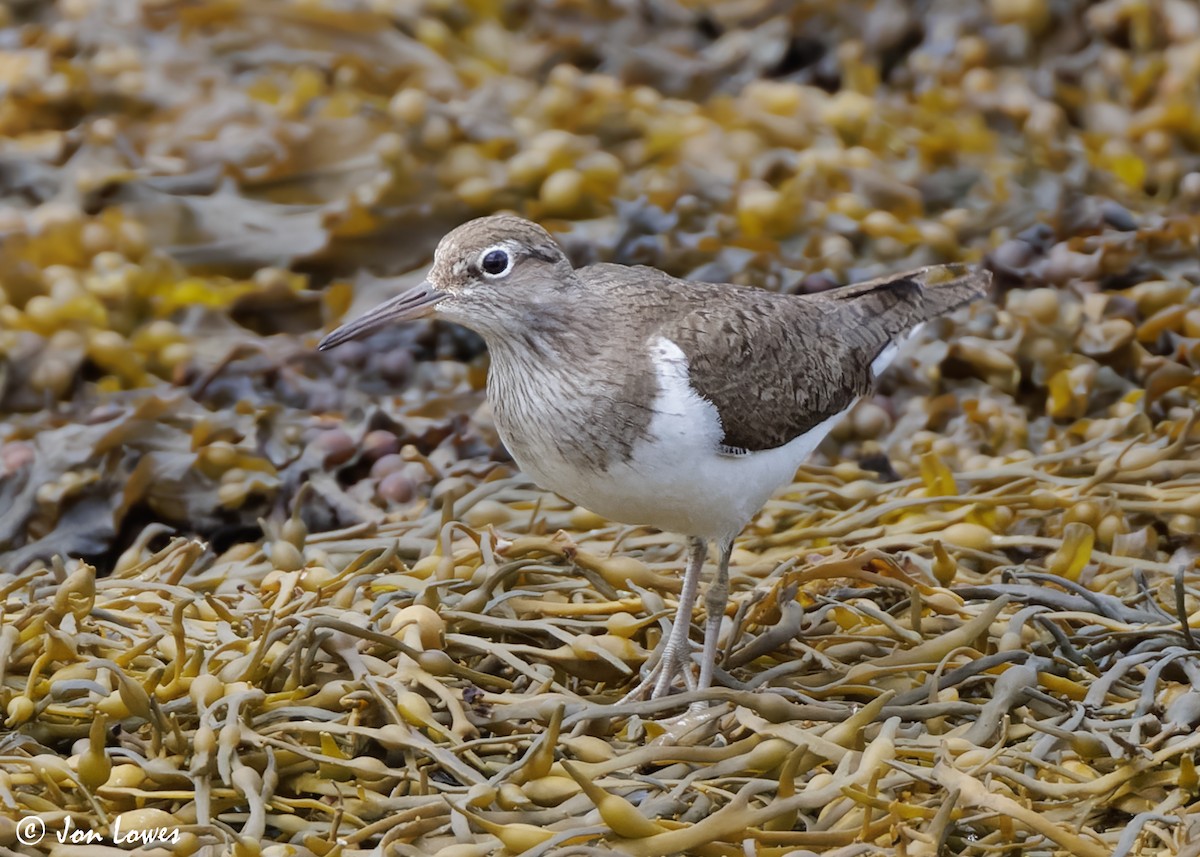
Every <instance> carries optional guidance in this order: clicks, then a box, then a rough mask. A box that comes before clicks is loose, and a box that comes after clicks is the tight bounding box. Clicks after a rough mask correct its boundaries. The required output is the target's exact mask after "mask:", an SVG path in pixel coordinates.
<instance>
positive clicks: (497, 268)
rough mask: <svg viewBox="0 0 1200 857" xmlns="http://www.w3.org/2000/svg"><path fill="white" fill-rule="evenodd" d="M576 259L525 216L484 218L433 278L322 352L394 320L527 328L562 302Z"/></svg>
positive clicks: (445, 243)
mask: <svg viewBox="0 0 1200 857" xmlns="http://www.w3.org/2000/svg"><path fill="white" fill-rule="evenodd" d="M574 281H575V275H574V269H573V268H572V266H571V262H570V261H569V260H568V259H567V257H566V255H565V254H564V253H563V251H562V248H561V247H559V246H558V244H557V243H556V242H555V241H554V239H553V238H551V237H550V233H548V232H547V231H546V230H545V229H543V228H542V227H540V226H538V225H537V224H536V223H532V222H530V221H528V220H525V219H523V218H520V217H515V216H513V215H508V214H496V215H492V216H490V217H480V218H478V219H476V220H471V221H469V222H467V223H464V224H463V225H462V226H459V227H458V228H457V229H455V230H454V231H452V232H450V233H448V234H447V235H446V236H445V237H444V238H443V239H442V240H441V241H440V242H438V246H437V250H435V251H434V254H433V266H432V267H431V268H430V269H429V274H428V276H427V277H426V278H425V280H424V281H423V282H422V283H420V284H419V285H417V286H415V287H414V288H411V289H409V290H408V291H405V292H403V293H401V294H399V295H397V296H396V297H394V298H391V299H390V300H387V301H384V302H383V303H381V304H380V305H379V306H377V307H375V308H374V309H371V310H368V311H367V312H366V313H365V314H364V315H362V316H361V317H359V318H357V319H355V320H354V321H351V322H348V323H347V324H344V325H342V326H341V327H339V328H337V329H336V330H334V331H333V332H332V333H330V334H329V335H328V336H326V337H325V338H324V339H322V340H321V342H320V344H319V345H318V346H317V347H318V348H319V349H321V350H322V351H323V350H325V349H327V348H332V347H333V346H335V345H339V344H341V343H343V342H346V341H347V340H350V339H358V338H360V337H362V336H365V335H367V334H368V333H372V332H373V331H375V330H378V329H379V328H381V327H384V326H386V325H388V324H392V323H395V322H401V321H410V320H412V319H416V318H421V317H423V316H428V315H433V316H435V317H437V318H441V319H444V320H446V321H453V322H457V323H458V324H461V325H463V326H464V327H469V328H471V329H472V330H475V331H476V332H478V333H480V334H482V335H483V336H484V338H485V339H487V338H489V337H491V336H505V335H507V334H512V333H514V332H517V331H518V330H519V329H521V328H522V327H524V326H526V324H527V323H528V321H529V317H530V315H531V313H536V312H537V310H538V308H539V307H546V306H553V305H556V304H559V303H561V302H560V300H559V296H560V295H561V294H562V291H563V290H564V289H566V288H570V286H571V284H573V283H574Z"/></svg>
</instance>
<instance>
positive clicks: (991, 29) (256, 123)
mask: <svg viewBox="0 0 1200 857" xmlns="http://www.w3.org/2000/svg"><path fill="white" fill-rule="evenodd" d="M0 23H2V24H3V27H4V28H3V30H2V31H0V40H2V48H3V53H2V54H0V93H2V95H0V135H2V140H0V193H2V195H3V209H2V210H0V236H2V244H0V288H2V291H0V414H2V416H0V420H2V421H0V442H2V443H3V446H2V447H0V478H2V480H3V481H2V484H3V487H2V488H0V508H3V509H4V511H3V513H0V564H3V565H5V566H7V567H9V568H10V569H15V568H20V567H22V566H24V565H26V564H27V563H29V562H31V561H35V560H42V561H44V560H48V559H49V557H50V556H52V555H53V554H54V553H64V554H71V555H75V556H86V557H89V558H91V559H92V560H93V561H96V562H99V563H100V564H101V565H102V566H105V567H111V566H112V564H113V563H114V562H116V560H117V559H118V558H119V556H120V553H121V551H123V550H125V549H126V548H128V547H129V546H130V545H131V544H133V543H134V541H135V540H136V539H137V538H138V537H139V536H142V535H143V534H144V533H145V532H146V531H145V528H146V527H147V526H148V525H151V524H161V525H162V526H161V527H159V528H156V529H154V530H153V531H152V532H151V533H150V534H149V535H147V536H146V538H147V539H149V540H150V543H157V542H155V541H154V540H155V539H158V541H159V542H161V540H162V538H163V537H164V534H165V533H167V532H182V533H186V534H193V535H198V536H202V537H204V538H208V539H212V540H213V543H214V544H215V545H216V546H217V548H218V550H220V549H223V548H226V547H228V546H230V545H231V544H234V543H237V542H239V541H243V540H250V541H253V540H255V539H256V538H257V537H258V536H260V535H261V528H260V527H259V525H258V523H257V519H258V518H259V517H260V516H262V515H264V514H272V513H274V514H276V515H278V514H279V513H280V511H281V510H283V509H284V508H286V507H287V506H288V504H290V503H291V502H292V500H293V499H294V497H295V493H296V490H297V488H298V487H299V485H301V484H303V483H305V482H310V481H314V477H319V478H317V479H316V480H315V482H314V488H315V490H314V491H313V494H312V495H311V497H310V498H309V500H308V502H307V503H306V505H305V513H304V514H305V515H306V516H307V517H308V519H309V521H310V523H311V524H312V525H313V526H314V527H316V528H320V529H327V528H330V527H335V526H344V525H347V524H351V523H354V522H359V521H374V520H381V519H382V518H383V517H384V516H387V515H397V514H404V513H405V510H409V509H412V508H413V506H414V504H420V503H421V501H422V500H423V499H425V498H427V497H428V496H429V495H430V493H431V492H432V490H433V486H432V484H431V483H432V481H434V477H437V476H439V475H441V474H443V473H458V474H459V475H465V476H467V477H468V478H474V477H473V476H471V474H475V475H478V474H479V473H481V472H482V471H481V470H480V467H477V466H473V465H468V464H464V462H465V461H474V462H486V461H488V460H491V459H503V458H505V455H504V453H503V451H502V450H501V449H500V448H499V446H498V444H497V440H496V437H495V435H494V433H492V432H491V431H490V428H489V426H488V425H487V419H486V413H480V412H478V410H477V409H478V406H479V405H480V404H482V401H483V400H482V398H481V396H480V395H478V393H479V389H480V385H481V383H482V379H483V377H484V368H485V361H486V358H485V357H483V356H481V354H480V352H481V350H482V349H481V345H480V343H479V341H478V340H477V339H476V338H475V337H474V336H472V335H471V334H469V333H466V332H464V331H462V330H457V329H452V328H447V327H437V326H429V325H421V326H409V327H407V328H404V329H402V330H400V329H398V330H396V331H393V332H389V333H386V334H381V335H380V337H379V338H378V339H377V340H374V341H373V342H372V343H371V344H370V345H367V344H357V343H356V344H353V345H350V346H347V347H345V348H342V349H339V350H337V351H336V352H334V353H333V354H331V355H329V356H318V355H317V354H316V353H314V352H313V349H312V344H313V342H314V341H315V336H316V335H317V334H318V333H319V332H320V331H322V330H323V329H326V328H327V327H328V326H329V325H330V324H331V323H333V322H335V321H336V320H338V319H340V318H344V317H346V315H347V311H348V310H349V309H351V307H353V311H357V310H360V309H362V308H365V307H366V306H369V305H371V304H372V303H374V302H375V301H377V300H378V299H380V298H381V297H383V296H385V295H388V294H391V293H393V292H395V291H396V290H398V289H400V288H402V287H403V286H405V285H407V282H406V281H404V280H401V281H399V282H397V281H391V280H388V281H385V282H378V280H377V278H385V277H389V276H391V275H400V274H404V273H407V272H414V271H420V270H421V269H422V268H423V267H424V266H425V265H426V264H427V263H428V262H429V260H430V258H431V254H432V249H433V247H434V246H435V245H436V242H437V240H438V239H439V238H440V237H441V235H442V234H444V233H445V232H446V231H448V230H449V229H450V228H452V227H453V226H455V225H457V224H458V223H460V222H462V221H464V220H466V219H468V218H470V217H472V216H477V215H482V214H486V213H489V212H493V211H496V210H502V209H509V210H515V211H518V212H520V213H522V214H524V215H525V216H527V217H531V218H534V219H538V220H540V221H541V222H543V223H545V224H546V225H548V226H550V227H551V228H552V229H553V230H554V231H555V232H556V233H558V234H559V237H560V239H561V240H562V241H563V243H564V245H565V246H566V247H567V248H568V250H569V252H570V253H571V255H572V257H573V258H574V259H575V261H576V262H577V263H579V264H583V263H588V262H592V261H599V260H605V261H607V260H612V261H618V262H625V263H646V264H652V265H656V266H658V267H661V268H663V269H665V270H667V271H669V272H671V273H672V274H675V275H677V276H687V277H692V278H696V279H707V280H717V281H732V282H737V283H743V284H747V285H755V286H761V287H763V288H767V289H773V290H779V291H786V292H805V291H814V290H820V289H823V288H828V287H829V286H832V285H835V284H841V283H845V282H849V281H852V280H855V279H861V278H865V277H870V276H875V275H878V274H881V273H884V272H890V271H897V270H901V269H903V268H906V267H913V266H917V265H922V264H927V263H931V262H942V261H960V260H963V261H969V262H983V263H984V264H986V265H988V266H989V267H990V268H991V269H992V270H993V271H994V272H995V274H996V277H997V282H998V286H999V292H1000V296H999V300H1000V302H1001V305H1002V306H1003V305H1004V304H1005V301H1008V302H1010V303H1013V302H1015V306H1010V307H1009V309H1015V310H1016V311H1017V313H1018V315H1019V316H1020V317H1021V318H1025V317H1029V318H1032V319H1035V320H1037V321H1038V322H1039V323H1043V324H1044V323H1045V322H1048V321H1051V320H1054V319H1059V316H1060V315H1062V314H1063V313H1065V316H1063V318H1061V319H1059V320H1061V321H1063V322H1064V323H1065V324H1066V328H1065V329H1062V330H1058V329H1057V328H1054V326H1053V325H1047V327H1049V328H1053V330H1052V331H1051V333H1052V334H1053V335H1050V336H1041V337H1028V339H1029V340H1030V341H1022V342H1016V341H1014V339H1013V332H1014V331H1015V330H1016V327H1012V326H1010V327H1008V328H1000V329H997V328H996V326H995V325H994V324H993V323H992V322H994V319H993V318H991V317H989V318H987V319H984V320H982V321H981V322H980V323H979V324H977V328H978V329H972V331H971V333H972V334H973V338H972V339H971V340H970V341H969V342H968V343H965V344H962V343H960V347H958V348H957V350H956V351H955V353H953V354H948V355H946V356H945V360H946V361H948V362H947V363H946V364H945V365H944V366H943V367H942V368H943V370H946V371H948V373H949V374H950V375H958V376H968V377H977V378H980V379H982V380H985V381H987V382H989V384H990V386H991V387H992V388H993V389H992V390H991V391H990V392H989V393H988V394H987V396H986V401H984V406H985V407H988V408H992V409H994V410H996V411H997V412H998V413H1000V412H1008V411H1027V412H1028V415H1029V416H1030V417H1033V418H1035V419H1037V420H1041V421H1043V422H1044V421H1045V420H1044V418H1046V417H1049V418H1050V420H1051V423H1052V422H1053V420H1056V419H1066V418H1080V417H1084V416H1087V415H1089V414H1091V413H1092V410H1093V409H1094V407H1095V406H1096V404H1097V402H1095V401H1093V397H1094V396H1096V395H1099V396H1100V397H1101V398H1102V399H1108V400H1110V401H1105V402H1101V404H1111V400H1112V399H1114V398H1120V397H1121V396H1123V395H1125V394H1126V393H1128V392H1129V391H1130V390H1132V389H1134V388H1137V387H1144V386H1145V385H1146V383H1147V380H1148V378H1149V377H1150V376H1151V375H1153V377H1154V383H1151V384H1150V390H1149V393H1150V399H1157V398H1159V397H1160V396H1164V395H1165V396H1166V397H1167V399H1166V400H1165V401H1164V402H1162V403H1161V404H1160V406H1159V408H1158V410H1157V411H1151V412H1150V413H1151V414H1152V415H1155V416H1157V415H1165V414H1166V413H1168V412H1169V411H1170V408H1171V406H1172V405H1178V406H1181V407H1189V406H1190V405H1191V404H1192V403H1193V402H1194V398H1193V397H1192V395H1191V394H1192V393H1194V389H1192V388H1193V387H1194V384H1193V383H1192V382H1193V380H1194V369H1195V367H1196V361H1197V337H1200V316H1198V312H1200V311H1197V310H1195V309H1194V307H1193V308H1192V309H1188V308H1187V307H1186V306H1185V305H1186V304H1187V303H1188V300H1187V299H1188V296H1189V295H1191V296H1194V291H1193V288H1194V285H1195V281H1196V279H1197V274H1198V270H1200V269H1198V266H1197V263H1196V258H1195V254H1196V247H1197V232H1198V229H1200V227H1198V221H1197V212H1198V211H1200V171H1198V170H1200V112H1198V111H1197V110H1195V105H1196V104H1197V103H1198V98H1200V82H1198V81H1200V9H1198V7H1197V6H1196V4H1194V3H1192V2H1189V1H1188V0H1161V2H1158V0H1156V2H1149V0H1105V2H1099V3H1091V2H1082V0H987V2H983V0H978V1H977V0H968V2H938V0H921V2H902V1H901V0H878V2H838V3H829V2H818V0H806V2H770V0H738V2H725V3H713V2H684V0H645V2H615V0H614V2H572V0H544V1H543V0H528V2H510V3H490V2H468V3H452V2H388V0H362V2H357V1H356V0H344V1H343V0H325V2H299V1H298V2H271V0H267V2H255V3H235V2H215V0H214V2H165V0H137V2H134V0H62V2H19V0H10V2H7V3H5V4H3V5H0ZM1044 287H1049V288H1051V289H1053V291H1051V292H1046V291H1042V290H1041V289H1042V288H1044ZM1131 288H1134V289H1135V291H1133V292H1130V291H1128V290H1129V289H1131ZM1012 289H1034V290H1033V291H1029V292H1023V291H1018V292H1016V293H1011V294H1009V295H1008V296H1007V297H1006V296H1005V293H1007V292H1009V290H1012ZM1162 310H1165V311H1166V315H1165V316H1157V315H1156V314H1157V313H1159V311H1162ZM1151 318H1154V319H1155V320H1154V321H1153V322H1151V324H1150V326H1149V328H1147V327H1146V326H1145V325H1146V322H1147V320H1149V319H1151ZM1009 321H1011V319H1009ZM1018 326H1019V325H1018ZM1043 332H1044V331H1043ZM987 340H1000V341H995V342H992V341H987ZM1097 387H1099V388H1101V389H1099V390H1097V389H1095V388H1097ZM1180 388H1185V389H1180ZM1188 390H1191V392H1190V393H1189V392H1187V391H1188ZM1056 391H1057V393H1058V395H1057V397H1056V396H1055V395H1054V394H1055V392H1056ZM889 401H890V400H889ZM880 404H881V403H878V402H877V403H874V404H872V403H865V404H864V406H863V409H862V412H861V413H859V414H858V416H857V420H856V421H855V422H854V423H852V425H854V426H855V427H857V428H861V429H865V430H866V431H865V432H857V433H855V432H851V433H850V434H849V435H848V434H847V432H842V433H841V440H842V441H843V442H845V441H855V440H865V441H870V442H872V444H874V445H873V446H871V447H870V448H868V449H867V450H866V452H865V453H864V452H863V450H861V449H860V448H859V447H858V446H855V447H854V448H851V449H846V450H844V451H843V452H844V454H846V455H848V456H850V457H852V458H853V457H862V456H863V455H877V454H879V453H881V452H886V451H887V450H886V449H883V448H880V447H879V446H878V444H877V443H876V442H877V441H878V440H879V439H880V438H881V437H884V438H886V436H888V434H889V432H890V430H891V428H892V425H893V424H894V422H895V419H896V417H897V412H896V411H897V408H896V407H895V406H894V405H892V404H889V403H888V402H884V403H882V405H883V407H882V408H880V407H879V405H880ZM1147 404H1149V402H1148V403H1147ZM476 416H478V419H476ZM860 424H861V425H860ZM930 427H931V428H934V429H935V430H936V429H937V428H938V427H937V426H936V425H933V426H920V428H930ZM1001 429H1003V426H1000V427H999V428H997V430H1001ZM1021 429H1022V431H1024V430H1025V429H1026V427H1025V426H1022V427H1021ZM1038 433H1039V434H1045V429H1040V430H1038ZM1016 445H1017V446H1022V445H1023V441H1021V440H1017V441H1016ZM409 446H412V447H414V448H415V450H417V451H419V453H420V454H421V455H422V456H433V457H434V462H435V464H434V466H429V465H428V464H422V463H414V461H413V458H414V456H413V455H411V454H408V455H405V456H403V457H402V458H403V459H406V460H402V458H396V457H395V456H397V455H399V454H400V452H401V450H402V449H405V448H406V447H409ZM884 446H885V447H886V446H887V445H886V444H885V445H884ZM836 449H837V447H836V443H834V442H830V443H829V444H827V446H826V447H825V450H826V451H831V452H832V451H835V450H836ZM959 451H960V452H961V453H962V456H961V457H964V458H965V456H966V454H967V452H968V450H963V449H961V448H960V450H959ZM985 451H986V452H988V453H990V454H995V453H996V452H1000V451H1005V450H1004V449H1002V448H995V449H989V450H985ZM410 452H411V450H410ZM381 459H386V460H385V461H383V462H381V461H380V460H381ZM959 463H961V461H960V462H959ZM484 469H486V467H485V468H484ZM1177 523H1180V524H1181V525H1182V521H1180V522H1177ZM1193 529H1194V527H1193Z"/></svg>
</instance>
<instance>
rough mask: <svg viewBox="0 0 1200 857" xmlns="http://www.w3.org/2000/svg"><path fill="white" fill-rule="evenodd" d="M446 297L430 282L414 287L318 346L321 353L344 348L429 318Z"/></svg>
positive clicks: (339, 330)
mask: <svg viewBox="0 0 1200 857" xmlns="http://www.w3.org/2000/svg"><path fill="white" fill-rule="evenodd" d="M444 297H446V295H445V293H444V292H441V291H438V290H437V289H435V288H434V287H433V286H432V285H431V284H430V283H429V281H428V280H426V281H425V282H423V283H421V284H420V285H418V286H414V287H413V288H411V289H409V290H408V291H407V292H403V293H401V294H399V295H396V297H394V298H392V299H391V300H389V301H384V302H383V303H381V304H380V305H379V306H377V307H375V308H374V309H372V310H368V311H367V312H366V314H365V315H363V316H361V317H360V318H356V319H355V320H354V321H351V322H348V323H346V324H343V325H342V326H341V327H339V328H338V329H337V330H335V331H333V332H332V333H330V334H329V335H328V336H326V337H325V338H324V339H322V340H321V341H320V342H319V343H318V344H317V350H318V351H325V350H326V349H328V348H333V346H335V345H341V344H342V343H343V342H348V341H349V340H351V339H358V338H359V337H362V336H366V335H367V334H368V333H371V332H372V331H375V330H378V329H379V328H381V327H384V326H385V325H389V324H392V323H394V322H397V321H411V320H412V319H414V318H420V317H421V316H425V315H429V314H430V313H431V312H433V307H434V305H436V304H437V302H438V301H440V300H441V299H442V298H444Z"/></svg>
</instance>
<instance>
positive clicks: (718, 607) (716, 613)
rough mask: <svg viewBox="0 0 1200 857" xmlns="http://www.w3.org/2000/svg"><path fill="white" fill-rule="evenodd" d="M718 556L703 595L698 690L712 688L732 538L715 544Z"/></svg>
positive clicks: (726, 589) (725, 598) (726, 595)
mask: <svg viewBox="0 0 1200 857" xmlns="http://www.w3.org/2000/svg"><path fill="white" fill-rule="evenodd" d="M717 550H718V551H719V552H720V556H719V557H718V561H717V576H716V577H714V578H713V581H712V583H710V584H709V585H708V592H706V593H705V594H704V610H705V619H704V654H703V655H701V657H700V685H699V689H700V690H707V689H708V688H709V687H711V686H712V678H713V671H714V670H715V669H716V666H717V641H718V638H719V637H720V636H721V619H722V618H724V616H725V608H726V607H727V606H729V555H730V554H732V553H733V537H732V536H726V537H725V538H723V539H721V540H720V541H719V542H718V543H717Z"/></svg>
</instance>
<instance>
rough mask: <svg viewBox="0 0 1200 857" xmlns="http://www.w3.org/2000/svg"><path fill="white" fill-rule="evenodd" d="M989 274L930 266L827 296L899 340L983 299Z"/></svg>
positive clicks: (965, 267)
mask: <svg viewBox="0 0 1200 857" xmlns="http://www.w3.org/2000/svg"><path fill="white" fill-rule="evenodd" d="M991 282H992V275H991V272H990V271H986V270H984V269H982V268H972V267H970V266H968V265H962V264H953V265H929V266H928V267H925V268H918V269H916V270H915V271H907V272H905V273H903V274H893V275H892V276H888V277H880V278H879V279H877V280H868V281H867V282H865V283H855V284H853V285H849V286H843V287H842V288H840V289H833V290H831V291H828V292H825V295H826V296H828V298H829V299H830V300H832V301H834V302H836V303H838V304H841V305H842V306H843V307H845V308H846V309H848V310H851V312H852V313H853V314H854V315H856V316H859V317H860V318H862V319H863V322H864V323H866V324H868V325H870V326H873V327H874V326H882V327H884V328H885V329H886V333H887V335H888V336H900V335H903V334H904V333H907V332H908V331H909V330H911V329H912V328H914V327H916V326H917V325H918V324H921V323H922V322H925V321H929V320H930V319H932V318H936V317H937V316H939V315H944V314H945V313H948V312H950V311H951V310H953V309H954V308H956V307H959V306H962V305H963V304H967V303H970V302H971V301H973V300H975V299H976V298H978V297H981V296H983V295H984V294H985V293H986V292H987V290H988V287H989V286H990V284H991Z"/></svg>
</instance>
